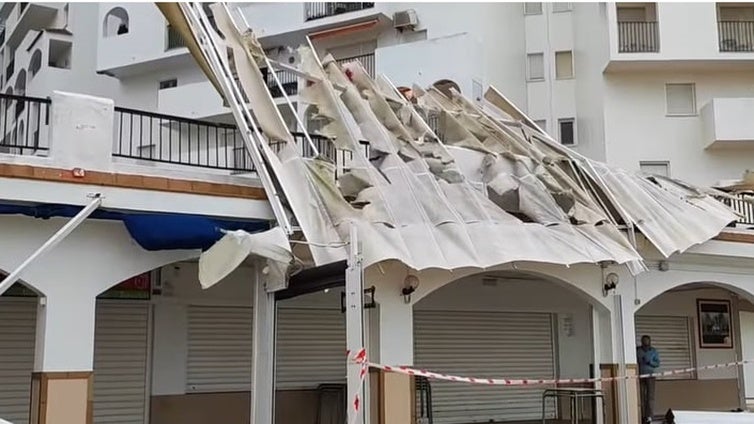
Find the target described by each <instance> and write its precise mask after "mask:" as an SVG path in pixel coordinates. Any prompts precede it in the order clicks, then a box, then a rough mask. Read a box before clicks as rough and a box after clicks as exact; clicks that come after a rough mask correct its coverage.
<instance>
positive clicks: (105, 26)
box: [102, 6, 130, 37]
mask: <svg viewBox="0 0 754 424" xmlns="http://www.w3.org/2000/svg"><path fill="white" fill-rule="evenodd" d="M129 25H130V22H129V19H128V12H127V11H126V9H124V8H122V7H120V6H118V7H114V8H112V9H110V11H109V12H107V14H105V19H104V20H103V21H102V36H103V37H114V36H118V35H123V34H128V32H129V30H130V26H129Z"/></svg>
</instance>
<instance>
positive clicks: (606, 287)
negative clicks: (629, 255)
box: [602, 272, 620, 296]
mask: <svg viewBox="0 0 754 424" xmlns="http://www.w3.org/2000/svg"><path fill="white" fill-rule="evenodd" d="M619 281H620V277H619V276H618V274H616V273H614V272H611V273H609V274H607V275H606V276H605V281H604V284H603V285H602V295H603V296H607V294H608V293H609V292H610V290H615V288H616V287H618V282H619Z"/></svg>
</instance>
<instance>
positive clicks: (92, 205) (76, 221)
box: [0, 193, 102, 295]
mask: <svg viewBox="0 0 754 424" xmlns="http://www.w3.org/2000/svg"><path fill="white" fill-rule="evenodd" d="M89 197H91V198H92V201H91V202H89V204H88V205H86V206H85V207H84V209H81V211H80V212H79V213H77V214H76V216H74V217H73V218H71V219H70V220H69V221H68V222H67V223H66V224H65V225H64V226H63V227H62V228H61V229H59V230H58V231H57V232H56V233H55V234H53V236H52V237H50V238H49V239H48V240H47V241H46V242H45V243H44V244H43V245H42V246H41V247H40V248H39V249H37V250H36V251H35V252H34V253H32V254H31V255H30V256H29V257H28V258H26V260H25V261H23V262H22V263H21V265H19V266H18V267H16V269H15V270H13V272H11V273H10V274H9V275H8V276H7V277H5V279H4V280H3V281H2V282H0V295H2V294H3V293H5V291H6V290H8V288H10V286H12V285H13V283H15V282H16V281H18V279H19V278H20V277H21V273H23V272H24V271H25V270H26V268H28V267H29V265H31V264H32V263H34V261H35V260H37V259H39V258H40V257H41V256H42V255H44V254H45V253H47V252H49V251H50V250H52V249H53V248H54V247H55V246H57V245H58V243H60V242H61V241H63V239H64V238H66V237H67V236H68V235H69V234H70V233H71V232H72V231H73V230H75V229H76V228H77V227H78V226H79V225H81V224H82V223H83V222H84V220H86V218H88V217H89V215H91V214H92V213H93V212H94V211H95V210H96V209H97V208H98V207H99V206H100V204H101V203H102V195H101V194H100V193H93V194H90V195H89Z"/></svg>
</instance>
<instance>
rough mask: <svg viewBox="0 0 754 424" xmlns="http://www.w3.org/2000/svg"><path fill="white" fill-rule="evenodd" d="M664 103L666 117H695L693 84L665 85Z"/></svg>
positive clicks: (694, 90)
mask: <svg viewBox="0 0 754 424" xmlns="http://www.w3.org/2000/svg"><path fill="white" fill-rule="evenodd" d="M665 102H666V110H667V115H668V116H689V115H696V86H695V84H693V83H684V84H665Z"/></svg>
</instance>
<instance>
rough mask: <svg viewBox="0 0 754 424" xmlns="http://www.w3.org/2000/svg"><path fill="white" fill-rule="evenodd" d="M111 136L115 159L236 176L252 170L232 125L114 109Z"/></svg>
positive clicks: (249, 159)
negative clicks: (157, 163) (141, 161)
mask: <svg viewBox="0 0 754 424" xmlns="http://www.w3.org/2000/svg"><path fill="white" fill-rule="evenodd" d="M114 132H115V134H114V137H115V138H114V140H115V146H114V148H113V156H116V157H122V158H130V159H140V160H146V161H151V162H162V163H170V164H176V165H188V166H195V167H202V168H211V169H221V170H229V171H236V172H251V171H253V170H254V167H253V165H252V161H251V158H250V157H248V153H246V151H245V149H244V143H243V139H242V137H241V134H240V132H239V131H238V128H237V127H236V126H235V125H232V124H222V123H215V122H208V121H200V120H196V119H190V118H183V117H178V116H170V115H163V114H159V113H153V112H146V111H142V110H136V109H128V108H123V107H116V108H115V125H114ZM239 152H240V153H239Z"/></svg>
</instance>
